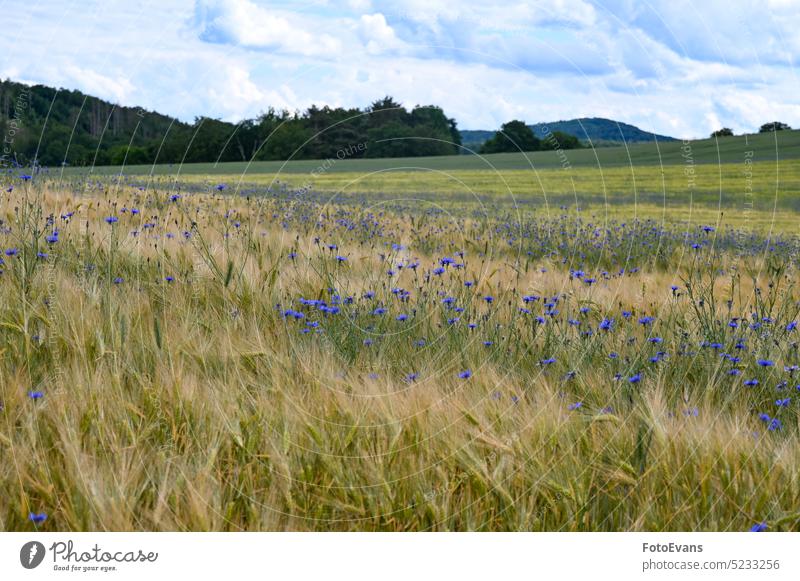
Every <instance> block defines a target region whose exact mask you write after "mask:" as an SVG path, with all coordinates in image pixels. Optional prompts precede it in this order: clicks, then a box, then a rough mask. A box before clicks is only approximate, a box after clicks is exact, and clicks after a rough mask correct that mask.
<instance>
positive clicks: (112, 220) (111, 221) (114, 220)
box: [106, 216, 119, 224]
mask: <svg viewBox="0 0 800 581" xmlns="http://www.w3.org/2000/svg"><path fill="white" fill-rule="evenodd" d="M117 222H119V218H117V217H116V216H107V217H106V223H108V224H115V223H117Z"/></svg>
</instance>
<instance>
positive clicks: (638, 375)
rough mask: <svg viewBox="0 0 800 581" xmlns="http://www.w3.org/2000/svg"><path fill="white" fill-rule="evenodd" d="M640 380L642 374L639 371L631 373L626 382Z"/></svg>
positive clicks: (637, 381)
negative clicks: (634, 373)
mask: <svg viewBox="0 0 800 581" xmlns="http://www.w3.org/2000/svg"><path fill="white" fill-rule="evenodd" d="M641 380H642V374H641V373H637V374H636V375H631V376H630V377H629V378H628V382H629V383H639V382H640V381H641Z"/></svg>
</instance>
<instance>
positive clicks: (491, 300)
mask: <svg viewBox="0 0 800 581" xmlns="http://www.w3.org/2000/svg"><path fill="white" fill-rule="evenodd" d="M483 300H484V301H486V302H487V303H488V304H490V305H491V304H492V303H493V302H494V297H493V296H491V295H486V296H485V297H483Z"/></svg>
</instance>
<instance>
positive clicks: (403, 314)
mask: <svg viewBox="0 0 800 581" xmlns="http://www.w3.org/2000/svg"><path fill="white" fill-rule="evenodd" d="M406 319H408V315H406V314H405V313H402V314H399V315H397V320H398V321H405V320H406Z"/></svg>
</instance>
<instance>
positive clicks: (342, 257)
mask: <svg viewBox="0 0 800 581" xmlns="http://www.w3.org/2000/svg"><path fill="white" fill-rule="evenodd" d="M336 260H337V261H339V262H340V263H341V262H347V257H345V256H337V257H336Z"/></svg>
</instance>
